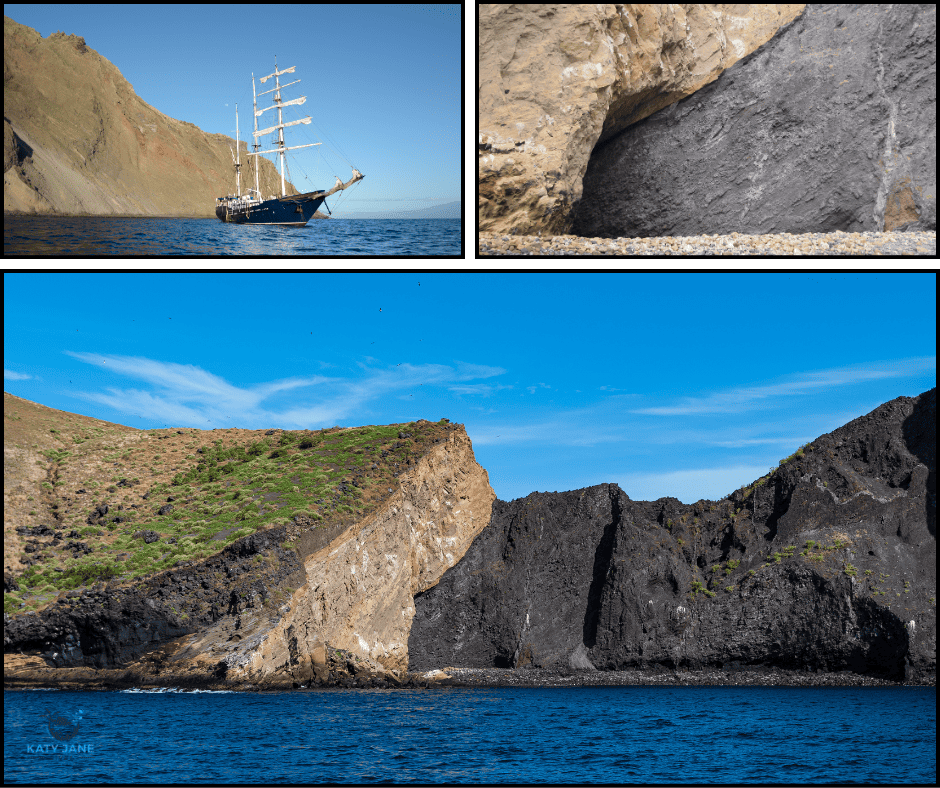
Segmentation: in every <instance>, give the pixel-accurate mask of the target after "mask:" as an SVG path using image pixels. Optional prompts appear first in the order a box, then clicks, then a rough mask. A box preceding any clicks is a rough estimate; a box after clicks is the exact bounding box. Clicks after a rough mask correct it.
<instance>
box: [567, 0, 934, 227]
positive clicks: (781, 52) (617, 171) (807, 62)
mask: <svg viewBox="0 0 940 788" xmlns="http://www.w3.org/2000/svg"><path fill="white" fill-rule="evenodd" d="M936 23H937V7H936V5H924V4H882V5H877V4H870V5H869V4H844V3H839V4H810V5H807V7H806V10H805V12H804V13H803V14H802V15H801V16H800V17H799V18H797V19H796V20H794V21H793V22H791V23H790V24H788V25H787V26H786V27H784V28H782V29H781V30H780V31H779V32H778V33H777V35H776V36H774V38H773V39H771V40H770V41H768V42H767V43H766V44H764V45H763V46H762V47H760V49H758V50H757V51H756V52H754V53H753V54H751V55H749V56H748V57H746V58H744V59H742V60H740V61H739V62H738V63H736V64H735V65H733V66H732V67H731V68H729V69H728V70H727V71H725V72H724V73H723V74H722V75H721V76H720V77H719V78H718V79H717V80H716V81H714V82H712V83H711V84H710V85H708V86H706V87H704V88H702V89H701V90H699V91H698V92H696V93H695V94H694V95H691V96H689V97H688V98H685V99H683V100H682V101H679V102H678V103H676V104H673V105H672V106H670V107H668V108H667V109H663V110H660V111H659V112H657V113H656V114H655V115H652V116H651V117H649V118H647V119H646V120H644V121H642V122H640V123H637V124H636V125H635V126H632V127H631V128H629V129H627V130H626V131H624V132H623V133H622V134H620V135H619V136H617V137H616V138H613V139H609V140H604V139H603V138H602V139H601V141H600V143H599V144H598V146H597V148H596V149H595V150H594V152H593V154H592V156H591V162H590V165H589V166H588V169H587V174H586V175H585V178H584V192H583V196H582V198H581V201H580V203H579V204H578V205H577V206H575V210H574V212H573V215H574V218H575V226H574V231H575V232H576V233H577V234H580V235H586V236H609V237H649V236H661V235H681V236H691V235H701V234H729V233H732V232H739V233H745V234H766V233H811V232H833V231H836V230H843V231H847V232H862V231H889V230H935V229H936V184H937V180H936V166H937V135H936V123H937V49H936V47H937V42H936Z"/></svg>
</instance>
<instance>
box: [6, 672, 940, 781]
mask: <svg viewBox="0 0 940 788" xmlns="http://www.w3.org/2000/svg"><path fill="white" fill-rule="evenodd" d="M3 719H4V739H3V770H4V775H3V776H4V781H5V782H36V783H69V782H79V783H81V782H85V783H89V782H106V783H121V782H123V783H133V782H142V783H170V782H184V783H185V782H204V781H208V782H219V783H229V782H232V783H235V782H257V781H262V782H264V783H267V784H271V783H278V782H338V783H368V782H385V781H394V782H424V783H426V782H435V783H439V782H444V783H479V782H487V783H493V782H523V783H541V782H547V783H585V782H587V783H598V782H613V783H660V782H667V783H668V782H681V783H804V782H810V783H825V782H837V783H844V782H849V783H852V782H874V783H884V782H888V783H922V784H928V785H932V784H934V783H935V782H936V774H937V761H936V737H937V734H936V689H935V688H932V687H931V688H922V687H898V688H894V687H892V688H871V687H865V688H829V687H826V688H805V689H804V688H799V689H796V688H785V687H566V688H545V689H519V688H507V689H476V688H474V689H469V688H448V689H426V690H392V691H388V690H340V689H335V690H307V691H305V690H298V691H295V692H282V693H258V694H254V693H215V692H193V693H189V692H187V693H183V692H140V691H127V692H85V693H80V692H60V691H17V692H5V693H4V703H3ZM56 726H58V727H56ZM53 731H54V732H55V733H56V734H57V735H58V737H59V738H58V739H57V738H56V737H55V736H53V735H52V732H53ZM69 737H71V738H69ZM54 747H56V748H57V749H53V748H54Z"/></svg>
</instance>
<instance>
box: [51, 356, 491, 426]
mask: <svg viewBox="0 0 940 788" xmlns="http://www.w3.org/2000/svg"><path fill="white" fill-rule="evenodd" d="M66 352H67V353H68V355H70V356H72V357H73V358H76V359H78V360H79V361H83V362H85V363H86V364H92V365H95V366H100V367H101V368H102V369H106V370H109V371H111V372H113V373H117V374H119V375H124V376H127V377H130V378H134V379H137V380H140V381H144V382H145V383H147V384H149V385H150V386H152V387H153V389H152V390H141V389H134V388H132V389H119V388H108V389H106V390H105V391H104V392H82V393H77V394H76V396H79V397H82V398H84V399H87V400H90V401H93V402H98V403H101V404H103V405H107V406H108V407H111V408H113V409H115V410H116V411H118V412H121V413H127V414H130V415H136V416H139V417H142V418H147V419H155V420H157V421H161V420H162V421H163V422H164V423H166V424H174V425H182V424H191V425H193V426H204V425H206V424H216V425H219V426H223V425H228V426H239V427H249V426H255V425H257V426H263V425H267V426H271V425H283V426H285V427H307V428H309V427H319V426H323V425H333V424H335V423H337V422H338V421H340V420H342V419H343V418H346V417H347V416H350V415H352V414H354V413H355V414H356V415H357V416H358V415H360V414H361V413H362V412H363V410H366V409H367V408H368V404H369V403H370V402H372V401H375V400H378V399H379V398H381V397H383V396H387V395H396V394H401V393H403V392H410V391H413V390H414V388H415V387H416V386H420V385H422V384H423V385H438V386H444V387H447V386H449V385H452V384H455V383H457V382H458V381H467V380H472V379H474V378H479V377H490V376H495V375H499V374H502V373H503V371H504V370H502V369H501V368H499V367H487V366H483V365H480V364H464V363H458V364H456V365H455V366H454V367H450V366H447V365H443V364H423V365H414V364H396V365H395V366H394V367H391V368H384V369H376V368H371V367H367V366H365V365H360V373H359V375H358V376H357V377H355V378H344V377H339V376H332V377H328V376H324V375H309V376H299V377H291V378H285V379H283V380H275V381H270V382H266V383H261V384H258V385H254V386H249V387H245V388H242V387H239V386H235V385H233V384H231V383H229V382H228V381H226V380H225V379H224V378H221V377H219V376H218V375H215V374H213V373H211V372H207V371H206V370H204V369H202V368H200V367H197V366H194V365H191V364H177V363H174V362H167V361H156V360H154V359H148V358H139V357H132V356H112V355H103V354H98V353H76V352H71V351H66ZM303 389H305V390H304V391H301V390H303ZM286 393H292V394H293V395H294V396H292V397H291V402H290V404H289V405H285V406H283V407H280V408H279V407H277V404H276V403H272V402H271V400H276V399H277V398H278V397H279V395H283V394H286ZM298 402H299V403H302V404H298Z"/></svg>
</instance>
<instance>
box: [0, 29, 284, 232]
mask: <svg viewBox="0 0 940 788" xmlns="http://www.w3.org/2000/svg"><path fill="white" fill-rule="evenodd" d="M3 114H4V121H3V173H4V175H3V210H4V212H8V213H60V214H91V215H95V214H126V215H150V216H153V215H159V216H214V215H215V214H214V211H215V200H216V198H217V197H219V196H221V195H224V194H229V193H234V191H235V178H234V172H233V167H232V157H231V149H230V146H231V148H234V147H235V140H233V139H232V138H231V137H227V136H225V135H222V134H206V133H205V132H203V131H201V130H200V129H198V128H197V127H196V126H194V125H193V124H192V123H186V122H185V121H179V120H174V119H173V118H170V117H167V116H166V115H164V114H163V113H161V112H159V111H158V110H156V109H154V108H153V107H151V106H150V105H149V104H147V103H146V102H145V101H143V100H142V99H140V98H139V97H138V96H137V95H136V94H135V93H134V89H133V87H132V86H131V85H130V84H129V83H128V82H127V80H126V79H124V77H123V76H121V73H120V72H119V71H118V70H117V68H115V67H114V65H113V64H112V63H110V62H109V61H108V60H106V59H105V58H103V57H102V56H101V55H99V54H98V53H97V52H95V51H94V50H93V49H91V48H89V47H88V46H86V44H85V41H84V39H83V38H81V37H80V36H75V35H65V34H64V33H55V34H53V35H50V36H48V37H46V38H42V36H40V35H39V34H38V33H37V32H36V31H35V30H33V29H32V28H29V27H26V26H24V25H20V24H17V23H16V22H14V21H13V20H12V19H10V18H9V17H4V19H3ZM241 146H242V148H243V152H242V161H248V159H246V157H245V155H246V153H247V143H246V142H245V141H244V140H243V141H242V142H241ZM256 158H261V157H256ZM248 171H249V168H248V167H245V168H244V170H243V171H242V175H243V176H244V175H245V173H247V172H248ZM260 176H261V178H260V182H261V191H262V192H263V193H264V194H272V193H274V192H275V190H276V191H278V193H279V191H280V176H279V175H278V174H277V171H276V170H275V168H274V165H273V164H271V162H269V161H266V160H262V164H261V171H260ZM243 183H244V181H243ZM295 191H296V190H295Z"/></svg>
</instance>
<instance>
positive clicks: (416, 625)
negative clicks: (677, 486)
mask: <svg viewBox="0 0 940 788" xmlns="http://www.w3.org/2000/svg"><path fill="white" fill-rule="evenodd" d="M415 606H416V610H417V612H416V614H415V618H414V621H413V623H412V627H411V635H410V638H409V641H408V653H409V658H410V661H409V667H410V668H411V669H413V670H422V669H426V668H430V667H439V666H442V665H452V666H455V667H500V666H502V667H522V666H526V665H531V666H535V667H556V668H564V669H571V668H575V669H578V668H583V669H591V668H598V669H625V668H631V667H645V666H651V665H659V666H666V667H672V668H677V667H693V668H697V667H706V666H710V667H725V668H728V667H735V666H744V665H762V666H776V667H781V668H791V669H803V670H828V671H839V670H850V671H853V672H856V673H866V674H870V675H874V676H881V677H886V678H893V679H897V680H901V679H905V678H908V679H912V678H917V677H918V676H925V675H930V674H935V672H936V389H933V390H931V391H929V392H927V393H925V394H922V395H920V396H919V397H916V398H908V397H899V398H897V399H895V400H892V401H891V402H888V403H886V404H884V405H882V406H880V407H879V408H877V409H876V410H874V411H873V412H872V413H870V414H868V415H866V416H863V417H861V418H858V419H855V420H854V421H852V422H850V423H849V424H847V425H845V426H844V427H840V428H839V429H837V430H835V431H834V432H831V433H829V434H827V435H823V436H822V437H820V438H818V439H817V440H815V441H813V443H812V444H810V445H807V446H806V447H804V448H803V449H801V450H800V451H798V452H796V453H795V454H794V455H793V456H791V457H789V458H787V459H786V460H784V461H783V462H781V464H780V466H779V467H778V468H777V469H776V470H774V471H772V472H771V473H770V474H768V475H767V476H765V477H764V478H762V479H759V480H758V481H756V482H755V483H754V484H752V485H751V486H750V487H748V488H745V489H741V490H738V491H736V492H735V493H734V494H733V495H731V496H729V497H728V498H726V499H724V500H722V501H718V502H713V501H699V502H698V503H696V504H693V505H691V506H688V505H685V504H682V503H680V502H679V501H678V500H676V499H675V498H663V499H660V500H658V501H654V502H643V501H631V500H630V499H629V498H628V497H627V495H626V494H625V493H624V492H623V491H622V490H621V489H620V488H619V487H617V485H614V484H601V485H597V486H594V487H589V488H586V489H583V490H575V491H573V492H565V493H532V494H531V495H529V496H528V497H526V498H523V499H519V500H515V501H512V502H511V503H505V502H502V501H497V502H496V504H495V505H494V509H493V520H492V523H491V524H490V527H489V528H487V529H485V530H484V531H483V532H482V533H481V534H480V535H479V536H478V537H477V538H476V540H475V541H474V542H473V544H472V545H471V547H470V549H469V550H468V551H467V554H466V555H465V556H464V558H463V560H462V561H460V563H458V564H457V565H456V566H455V567H453V568H452V569H449V570H448V571H447V572H445V573H444V576H443V577H442V578H441V581H440V582H439V583H438V584H437V585H436V586H434V587H433V588H430V589H429V590H428V591H426V592H424V593H422V594H419V595H418V597H417V598H416V600H415Z"/></svg>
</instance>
